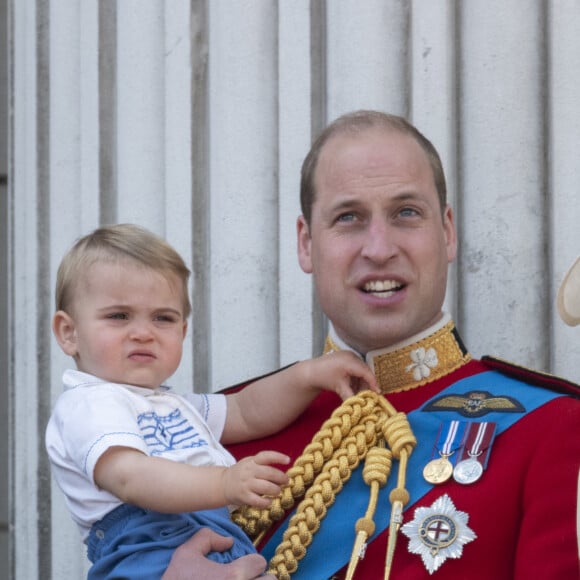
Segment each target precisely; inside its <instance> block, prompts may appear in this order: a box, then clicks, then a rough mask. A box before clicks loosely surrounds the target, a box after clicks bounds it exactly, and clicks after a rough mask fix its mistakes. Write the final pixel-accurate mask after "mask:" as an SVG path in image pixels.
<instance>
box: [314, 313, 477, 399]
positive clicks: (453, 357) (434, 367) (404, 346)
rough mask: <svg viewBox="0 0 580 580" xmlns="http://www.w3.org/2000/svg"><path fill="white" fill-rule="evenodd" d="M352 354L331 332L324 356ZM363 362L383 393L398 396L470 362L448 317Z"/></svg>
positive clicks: (370, 353)
mask: <svg viewBox="0 0 580 580" xmlns="http://www.w3.org/2000/svg"><path fill="white" fill-rule="evenodd" d="M336 350H350V351H353V352H356V351H354V350H353V349H352V348H350V347H349V346H348V345H347V344H346V343H345V342H344V341H343V340H341V339H340V338H339V337H338V335H337V334H336V331H335V330H334V328H332V327H331V328H330V330H329V333H328V336H327V338H326V343H325V346H324V352H325V353H326V352H331V351H336ZM357 354H358V355H359V356H361V358H364V359H365V360H366V362H367V364H368V365H369V366H370V367H371V369H372V370H373V372H374V374H375V376H376V378H377V381H378V383H379V386H380V388H381V391H382V392H383V393H398V392H400V391H408V390H410V389H414V388H416V387H421V386H423V385H426V384H427V383H430V382H432V381H436V380H437V379H439V378H441V377H443V376H445V375H448V374H449V373H451V372H453V371H454V370H456V369H458V368H459V367H461V366H463V365H464V364H465V363H467V362H468V361H469V360H471V355H470V354H469V352H467V350H466V348H465V346H464V345H463V342H462V340H461V338H460V336H459V333H458V332H457V329H456V328H455V324H454V323H453V321H452V320H451V317H450V316H449V315H448V314H446V315H444V316H443V317H442V319H441V320H440V321H439V322H437V323H436V324H434V325H433V326H432V327H430V328H428V329H427V330H425V331H423V332H421V333H420V334H417V335H415V336H413V337H411V338H410V339H408V340H406V341H404V342H400V343H398V344H395V345H393V346H390V347H388V348H384V349H378V350H373V351H370V352H368V353H366V355H364V356H363V355H361V354H360V353H357Z"/></svg>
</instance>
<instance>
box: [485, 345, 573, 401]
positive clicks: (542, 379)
mask: <svg viewBox="0 0 580 580" xmlns="http://www.w3.org/2000/svg"><path fill="white" fill-rule="evenodd" d="M481 361H482V362H483V363H485V365H487V366H488V367H490V368H491V369H493V370H496V371H499V372H501V373H503V374H505V375H508V376H511V377H515V378H516V379H519V380H520V381H523V382H525V383H528V384H530V385H537V386H539V387H544V388H546V389H549V390H551V391H556V392H557V393H564V394H565V395H570V396H572V397H576V398H580V385H578V384H577V383H574V382H572V381H568V380H566V379H563V378H561V377H558V376H556V375H551V374H549V373H545V372H542V371H538V370H535V369H529V368H527V367H523V366H520V365H517V364H515V363H513V362H510V361H507V360H504V359H501V358H497V357H494V356H489V355H486V356H482V357H481Z"/></svg>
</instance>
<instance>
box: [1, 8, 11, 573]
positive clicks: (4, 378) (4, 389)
mask: <svg viewBox="0 0 580 580" xmlns="http://www.w3.org/2000/svg"><path fill="white" fill-rule="evenodd" d="M0 26H1V27H2V31H1V33H0V272H2V275H1V276H0V401H3V402H4V403H3V404H2V405H0V578H9V565H10V559H9V557H8V554H9V548H8V540H9V537H8V521H9V508H8V493H9V491H8V490H9V485H8V449H9V426H8V425H9V424H8V417H9V413H8V409H9V403H8V402H9V400H10V399H9V396H8V395H9V393H8V370H9V366H8V317H7V308H8V292H7V291H8V277H7V276H6V275H5V274H6V272H8V267H7V266H8V264H7V257H8V244H7V241H8V240H7V232H8V204H7V199H8V197H7V196H8V188H7V185H6V182H7V178H8V175H7V174H8V70H7V66H8V20H7V3H6V0H0Z"/></svg>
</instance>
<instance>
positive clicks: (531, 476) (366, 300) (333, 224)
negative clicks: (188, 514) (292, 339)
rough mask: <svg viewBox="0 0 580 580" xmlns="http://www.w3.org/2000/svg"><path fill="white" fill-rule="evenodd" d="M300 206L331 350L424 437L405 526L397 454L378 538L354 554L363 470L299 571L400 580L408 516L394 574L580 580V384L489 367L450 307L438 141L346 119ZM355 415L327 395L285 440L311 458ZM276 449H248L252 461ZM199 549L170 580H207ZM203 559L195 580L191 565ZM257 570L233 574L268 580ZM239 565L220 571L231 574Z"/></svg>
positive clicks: (308, 177) (306, 260) (322, 152)
mask: <svg viewBox="0 0 580 580" xmlns="http://www.w3.org/2000/svg"><path fill="white" fill-rule="evenodd" d="M301 204H302V212H303V214H302V215H301V216H300V217H299V218H298V224H297V231H298V256H299V262H300V265H301V267H302V269H303V270H304V271H305V272H307V273H311V274H312V275H313V278H314V284H315V288H316V292H317V296H318V299H319V301H320V304H321V307H322V309H323V311H324V312H325V314H326V315H327V317H328V319H329V320H330V322H331V326H330V331H329V334H328V338H327V342H326V350H327V351H330V350H338V349H349V350H352V351H354V352H356V353H358V354H359V355H360V356H361V357H363V358H364V359H365V360H366V361H367V362H368V364H369V365H370V366H371V368H372V369H373V370H374V372H375V375H376V376H377V379H378V381H379V384H380V385H381V387H382V391H383V393H384V395H385V396H386V397H387V399H388V401H389V402H390V404H391V405H392V406H393V407H394V408H395V409H396V410H397V411H401V412H403V413H406V414H407V418H408V421H409V424H410V427H411V429H412V431H413V433H414V435H415V437H416V441H417V444H416V446H414V448H413V449H412V450H411V451H412V452H411V454H410V457H409V461H408V465H407V466H406V483H404V480H403V484H402V487H403V488H404V487H405V485H406V492H405V493H408V501H407V499H406V498H405V495H404V494H403V495H400V493H399V492H400V489H399V490H398V491H397V493H398V494H399V495H397V494H395V495H397V497H399V498H401V497H402V498H404V501H403V502H402V503H403V504H404V511H403V513H402V517H401V518H400V520H397V521H396V524H391V512H392V505H391V499H392V498H390V495H391V492H392V490H393V489H394V487H395V486H397V487H399V488H400V487H401V474H399V473H398V469H399V467H401V465H402V464H403V460H402V459H400V457H399V456H398V454H397V453H396V452H394V453H393V458H392V464H393V466H392V473H391V475H390V477H389V480H388V482H387V484H386V485H385V487H383V488H382V489H381V490H380V491H379V495H378V500H377V502H378V503H377V508H376V511H375V513H374V516H373V524H372V528H370V529H369V528H367V531H368V533H369V534H370V536H371V537H370V538H369V539H368V542H364V543H363V550H360V551H359V550H358V549H357V550H355V552H354V556H353V557H352V558H351V556H352V553H353V545H354V542H355V537H356V534H357V532H356V526H357V521H358V520H359V519H360V518H363V516H365V510H367V506H368V502H369V497H370V492H369V487H368V486H367V484H366V483H365V482H364V481H363V477H362V476H361V471H362V469H363V462H361V464H360V466H359V467H358V468H357V469H354V470H353V473H352V476H348V477H346V478H345V481H344V483H343V485H341V486H340V487H341V490H340V491H338V493H337V495H336V498H335V499H333V500H332V501H330V502H329V504H328V506H327V509H326V510H325V513H324V515H323V517H321V519H320V526H319V529H317V530H314V531H313V535H312V539H311V541H310V540H307V541H305V542H304V543H305V544H308V545H305V548H306V550H305V555H303V554H302V553H300V550H297V551H296V553H297V554H299V555H298V556H296V560H297V569H296V571H295V572H293V574H292V578H305V579H315V580H316V579H321V580H322V579H326V578H330V577H334V578H343V577H345V574H346V570H347V567H348V565H349V562H350V561H351V559H352V563H351V570H350V573H349V574H350V575H351V576H353V577H354V578H357V579H358V578H363V579H375V578H383V577H384V570H385V559H386V554H387V551H388V544H389V526H390V525H391V526H392V527H393V528H394V527H395V526H396V527H398V526H399V524H400V530H399V532H398V534H396V536H397V540H396V548H395V549H394V554H393V555H392V561H391V560H389V565H388V568H389V572H390V578H395V579H396V578H405V579H407V580H408V579H414V578H416V579H419V578H430V577H431V576H433V577H434V578H439V579H453V580H455V579H457V578H470V579H489V578H493V579H494V580H499V579H506V580H508V579H514V578H518V579H519V578H521V579H524V578H525V579H528V578H542V579H550V578H559V579H563V578H566V579H568V578H570V579H573V578H577V577H578V573H579V567H578V551H577V543H576V529H575V525H576V517H575V513H576V502H577V481H578V471H579V468H580V437H578V425H580V401H578V398H577V395H578V393H579V390H578V387H577V386H576V385H573V384H572V383H568V382H566V381H562V380H558V379H556V378H554V377H551V376H548V375H544V374H541V373H536V372H533V371H531V370H528V369H524V368H519V367H515V366H514V365H511V364H508V363H505V362H504V361H500V360H496V359H489V358H485V359H484V360H481V361H480V360H474V359H473V358H472V357H471V356H470V354H469V352H468V351H467V349H466V348H465V346H464V345H463V343H462V341H461V338H460V336H459V334H458V332H457V330H456V328H455V325H454V323H453V321H452V320H451V319H450V317H449V316H448V315H446V314H445V313H444V312H443V311H442V305H443V300H444V296H445V289H446V283H447V269H448V264H449V263H450V262H452V261H453V260H454V259H455V256H456V251H457V238H456V231H455V225H454V219H453V212H452V209H451V208H450V207H449V205H448V204H447V200H446V187H445V178H444V175H443V169H442V166H441V161H440V159H439V156H438V154H437V152H436V151H435V149H434V148H433V146H432V144H431V143H430V142H429V141H428V140H427V139H426V138H425V137H424V136H423V135H422V134H421V133H419V132H418V131H417V130H416V128H415V127H413V126H412V125H410V124H409V123H407V122H406V121H405V120H403V119H401V118H399V117H395V116H390V115H385V114H382V113H377V112H370V111H361V112H357V113H353V114H350V115H345V116H343V117H341V118H339V119H338V120H337V121H335V122H334V123H333V124H332V125H330V126H329V127H328V128H327V129H326V130H325V131H323V133H322V134H321V135H320V137H319V138H318V139H317V141H316V142H315V143H314V145H313V147H312V149H311V151H310V153H309V154H308V156H307V157H306V159H305V162H304V164H303V168H302V183H301ZM339 405H340V401H339V399H338V398H336V397H334V396H333V395H329V394H323V395H321V396H320V397H319V398H318V399H317V400H316V401H315V402H314V404H313V405H312V406H311V408H310V409H309V410H308V411H307V412H306V413H305V414H304V415H303V416H302V417H301V418H300V419H299V420H298V421H297V422H295V423H294V424H293V425H292V426H291V427H290V428H288V429H287V430H285V431H284V432H282V433H280V434H278V435H276V436H274V437H272V438H270V439H269V440H268V443H267V446H268V448H273V449H277V450H279V451H282V452H284V453H288V454H289V455H291V456H292V457H293V458H296V457H298V456H299V455H300V454H301V452H302V450H303V448H304V447H305V446H306V445H307V444H308V443H309V442H310V441H311V439H312V437H313V436H314V435H315V434H316V433H317V432H318V430H319V429H320V427H321V425H322V424H323V423H324V421H325V420H326V419H328V417H330V415H331V414H332V412H333V411H334V410H335V409H336V408H337V407H338V406H339ZM387 444H388V446H389V445H390V446H391V447H392V446H393V444H392V442H387ZM263 446H264V442H252V443H250V444H244V445H239V446H237V447H235V448H233V449H231V450H232V452H233V453H234V454H235V455H236V456H238V457H241V456H244V455H247V454H252V453H255V451H256V450H257V449H259V448H261V447H263ZM299 509H300V508H299ZM290 517H291V516H289V518H290ZM287 519H288V518H287ZM286 527H287V521H286V522H282V523H281V525H280V526H279V528H280V530H279V531H276V532H275V533H274V535H273V536H270V537H269V538H267V539H266V541H265V542H263V543H264V544H265V546H262V553H263V554H264V555H265V556H266V557H267V558H268V559H270V558H272V556H274V555H275V554H280V553H281V552H284V550H280V549H278V548H277V547H278V546H279V545H280V543H281V542H284V538H283V537H282V533H283V530H284V529H285V528H286ZM315 527H317V526H315ZM294 539H295V540H296V537H295V538H294ZM296 541H298V542H300V541H301V540H296ZM196 542H197V543H196ZM192 543H193V548H192V547H191V546H189V545H186V546H184V547H183V550H182V551H181V552H180V553H178V554H177V556H176V560H175V562H176V563H175V565H173V564H172V566H171V567H170V568H169V569H168V571H167V574H166V578H167V579H169V580H171V579H175V578H197V577H199V578H201V577H202V576H201V575H197V576H196V575H195V574H196V573H197V574H200V573H201V572H200V571H201V570H202V569H204V568H203V566H204V565H205V563H204V561H203V560H202V559H201V557H200V553H201V549H200V548H199V539H197V540H196V538H194V539H193V540H192ZM394 545H395V544H393V540H391V547H393V546H394ZM363 556H364V557H363ZM188 558H190V560H189V561H190V565H191V558H193V560H194V561H195V562H196V568H195V570H197V572H192V574H193V576H192V575H191V573H190V575H189V576H187V575H186V574H185V573H183V572H184V569H183V568H182V567H181V564H182V563H183V562H185V561H186V560H187V559H188ZM291 559H292V558H291ZM273 561H274V560H273ZM233 564H235V562H234V563H233ZM284 565H285V564H284ZM216 566H217V565H216ZM230 566H231V565H230ZM241 567H242V565H239V567H238V568H236V570H235V573H236V574H237V576H235V575H232V576H230V577H240V578H251V577H252V576H251V574H252V573H254V572H253V571H252V572H250V571H249V570H247V569H244V570H242V569H241ZM192 569H193V565H191V568H190V570H192ZM283 569H284V566H282V567H281V568H277V567H276V566H274V568H273V569H272V571H273V572H274V573H277V574H280V570H283ZM231 570H232V568H230V569H229V570H228V573H230V572H231ZM222 572H225V571H224V569H223V568H222V569H218V568H212V569H211V570H210V571H205V572H203V573H204V574H206V576H205V577H213V578H220V577H227V575H226V574H225V573H224V574H222ZM182 573H183V574H182ZM180 574H182V575H180ZM282 575H283V574H282Z"/></svg>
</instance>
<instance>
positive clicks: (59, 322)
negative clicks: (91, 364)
mask: <svg viewBox="0 0 580 580" xmlns="http://www.w3.org/2000/svg"><path fill="white" fill-rule="evenodd" d="M52 332H53V333H54V336H55V338H56V340H57V342H58V344H59V345H60V348H62V350H63V351H64V353H65V354H68V355H69V356H72V357H74V356H75V355H76V354H77V333H76V329H75V322H74V320H73V319H72V318H71V317H70V316H69V315H68V314H67V313H66V312H65V311H64V310H59V311H58V312H57V313H56V314H55V315H54V318H53V319H52Z"/></svg>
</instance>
